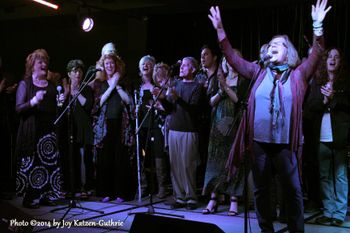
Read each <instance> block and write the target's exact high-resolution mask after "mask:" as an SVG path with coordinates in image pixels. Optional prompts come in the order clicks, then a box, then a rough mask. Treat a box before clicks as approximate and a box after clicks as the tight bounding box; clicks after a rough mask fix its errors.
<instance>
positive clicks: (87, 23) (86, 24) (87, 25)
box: [81, 17, 94, 32]
mask: <svg viewBox="0 0 350 233" xmlns="http://www.w3.org/2000/svg"><path fill="white" fill-rule="evenodd" d="M93 27H94V20H93V19H92V18H90V17H86V18H85V19H84V20H83V23H82V25H81V28H82V29H83V31H84V32H89V31H91V30H92V28H93Z"/></svg>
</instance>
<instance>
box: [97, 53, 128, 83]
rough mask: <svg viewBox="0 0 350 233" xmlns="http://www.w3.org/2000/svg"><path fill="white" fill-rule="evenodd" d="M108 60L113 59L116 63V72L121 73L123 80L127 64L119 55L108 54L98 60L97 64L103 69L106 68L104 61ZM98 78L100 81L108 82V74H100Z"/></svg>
mask: <svg viewBox="0 0 350 233" xmlns="http://www.w3.org/2000/svg"><path fill="white" fill-rule="evenodd" d="M107 58H111V59H112V60H113V61H114V62H115V72H119V73H120V78H123V76H124V75H125V63H124V61H123V60H122V59H121V58H120V57H119V56H118V55H117V54H115V53H107V54H105V55H102V56H101V58H100V60H98V62H97V64H98V65H99V66H101V67H104V61H105V60H106V59H107ZM96 78H97V79H98V80H100V81H103V80H106V79H107V77H106V72H105V71H103V72H98V73H97V74H96Z"/></svg>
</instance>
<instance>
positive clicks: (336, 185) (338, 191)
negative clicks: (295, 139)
mask: <svg viewBox="0 0 350 233" xmlns="http://www.w3.org/2000/svg"><path fill="white" fill-rule="evenodd" d="M318 160H319V166H320V181H321V192H322V203H323V208H324V210H323V215H324V216H326V217H329V218H336V219H339V220H342V221H344V219H345V216H346V211H347V204H348V203H347V200H348V174H347V154H346V149H340V150H337V149H334V148H332V143H325V142H321V143H320V144H319V152H318Z"/></svg>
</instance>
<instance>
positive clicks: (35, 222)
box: [0, 198, 350, 233]
mask: <svg viewBox="0 0 350 233" xmlns="http://www.w3.org/2000/svg"><path fill="white" fill-rule="evenodd" d="M21 203H22V198H15V199H13V200H9V201H4V200H1V201H0V217H1V219H2V220H1V228H0V232H6V231H5V230H6V228H7V227H8V225H10V228H9V230H8V232H13V231H14V230H15V226H20V225H21V224H22V225H25V224H27V225H28V227H26V228H25V229H29V231H28V232H31V231H33V232H48V233H49V232H55V233H56V232H57V233H60V232H62V233H65V232H73V233H75V232H84V233H85V232H86V233H102V232H129V231H130V228H131V226H132V223H133V221H134V218H135V215H133V214H130V213H137V212H145V211H146V212H147V211H148V208H147V206H148V204H149V198H144V199H142V201H141V202H138V201H131V202H123V203H117V202H113V201H112V202H108V203H102V202H99V201H98V199H96V198H91V200H89V201H77V206H81V207H85V208H90V209H93V210H98V211H103V213H96V212H92V211H87V210H81V209H79V208H72V209H71V210H70V211H69V212H68V213H67V215H66V216H65V217H64V220H62V221H61V218H62V217H63V216H64V215H65V214H66V212H67V209H64V210H59V211H56V212H51V211H52V210H53V209H56V208H59V207H64V206H66V205H68V201H66V200H62V201H60V202H59V205H58V206H56V207H41V208H39V209H34V210H32V209H26V208H23V207H22V205H21ZM153 206H154V210H155V211H156V213H160V214H159V215H160V216H164V217H167V218H173V217H170V216H165V215H162V214H161V213H164V214H173V215H179V217H175V218H180V219H185V220H192V221H198V222H202V223H212V224H215V225H216V226H218V227H219V228H220V229H221V230H222V231H223V232H228V233H230V232H232V233H244V214H243V212H241V213H240V214H239V215H238V216H235V217H232V216H227V211H228V206H227V205H223V206H220V207H219V209H218V213H216V214H210V215H203V214H202V213H201V212H202V209H203V208H205V205H204V204H202V205H200V206H199V208H198V209H196V210H186V209H177V210H171V209H170V206H169V205H168V203H167V201H164V200H158V199H156V198H155V201H154V204H153ZM240 210H241V211H243V209H242V208H240ZM156 215H158V214H156ZM320 215H321V212H314V213H309V214H305V222H306V224H305V232H308V233H349V232H350V216H349V212H348V216H347V219H346V220H347V221H346V222H345V223H344V226H342V227H332V226H321V225H317V224H314V219H315V218H316V217H318V216H320ZM180 216H181V217H180ZM182 217H183V218H182ZM155 218H156V217H155ZM22 219H24V221H20V220H22ZM248 223H249V224H248V226H249V230H248V232H250V233H259V232H260V230H259V226H258V224H257V220H256V216H255V212H254V211H250V212H249V221H248ZM6 224H7V225H6ZM63 224H64V226H63ZM152 224H153V225H154V227H157V226H156V225H157V221H154V222H153V223H152ZM39 225H46V226H39ZM274 226H275V231H276V232H287V229H286V224H282V223H279V222H277V221H276V222H275V223H274ZM4 229H5V230H4ZM30 230H31V231H30ZM145 232H146V231H145ZM147 232H149V231H147ZM179 233H181V232H179ZM193 233H196V231H193Z"/></svg>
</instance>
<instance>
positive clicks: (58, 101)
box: [56, 85, 63, 107]
mask: <svg viewBox="0 0 350 233" xmlns="http://www.w3.org/2000/svg"><path fill="white" fill-rule="evenodd" d="M56 90H57V92H58V97H57V107H62V105H63V102H62V101H60V100H59V98H60V95H61V91H62V86H60V85H58V86H57V87H56Z"/></svg>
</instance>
